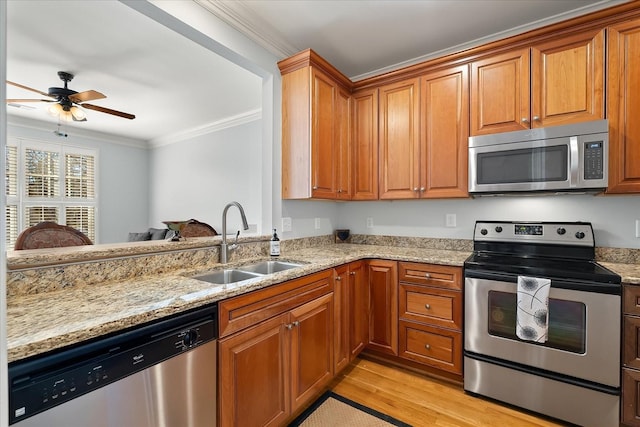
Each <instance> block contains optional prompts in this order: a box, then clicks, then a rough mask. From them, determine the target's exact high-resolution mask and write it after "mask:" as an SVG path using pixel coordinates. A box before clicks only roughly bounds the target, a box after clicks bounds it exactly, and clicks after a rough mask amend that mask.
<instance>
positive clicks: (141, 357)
mask: <svg viewBox="0 0 640 427" xmlns="http://www.w3.org/2000/svg"><path fill="white" fill-rule="evenodd" d="M132 360H133V364H134V365H137V364H138V363H140V362H144V354H142V353H140V354H136V355H135V356H133V358H132Z"/></svg>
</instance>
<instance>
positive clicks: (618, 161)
mask: <svg viewBox="0 0 640 427" xmlns="http://www.w3.org/2000/svg"><path fill="white" fill-rule="evenodd" d="M608 44H609V45H608V58H607V65H608V79H607V111H608V116H609V188H608V189H607V193H638V192H640V120H639V119H638V118H640V19H635V20H632V21H628V22H625V23H622V24H618V25H615V26H612V27H610V28H609V36H608Z"/></svg>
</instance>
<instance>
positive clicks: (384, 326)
mask: <svg viewBox="0 0 640 427" xmlns="http://www.w3.org/2000/svg"><path fill="white" fill-rule="evenodd" d="M367 275H368V277H369V298H370V301H369V310H370V311H369V312H370V316H371V317H370V320H369V345H368V347H369V348H370V349H372V350H375V351H376V352H379V353H385V354H390V355H394V356H397V355H398V263H397V262H396V261H387V260H371V261H368V263H367Z"/></svg>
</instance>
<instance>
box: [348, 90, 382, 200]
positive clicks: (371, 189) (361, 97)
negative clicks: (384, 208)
mask: <svg viewBox="0 0 640 427" xmlns="http://www.w3.org/2000/svg"><path fill="white" fill-rule="evenodd" d="M351 118H352V120H351V123H352V136H351V147H352V149H351V154H352V161H351V173H352V175H351V182H352V185H351V190H352V195H351V196H352V197H351V198H352V200H377V199H378V89H370V90H362V91H358V92H355V93H354V94H353V95H352V114H351Z"/></svg>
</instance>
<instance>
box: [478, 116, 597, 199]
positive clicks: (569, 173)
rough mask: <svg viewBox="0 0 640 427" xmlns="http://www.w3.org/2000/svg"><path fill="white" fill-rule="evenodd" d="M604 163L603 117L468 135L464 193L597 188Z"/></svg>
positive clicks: (563, 191) (559, 190) (570, 190)
mask: <svg viewBox="0 0 640 427" xmlns="http://www.w3.org/2000/svg"><path fill="white" fill-rule="evenodd" d="M608 165H609V125H608V121H607V120H597V121H591V122H584V123H576V124H571V125H563V126H553V127H547V128H538V129H530V130H523V131H515V132H505V133H499V134H493V135H482V136H472V137H470V138H469V193H470V194H471V195H485V194H486V195H490V194H508V193H523V192H534V193H535V192H555V193H568V192H585V193H586V192H588V193H592V192H598V191H602V190H604V189H606V187H607V183H608V169H609V168H608Z"/></svg>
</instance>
